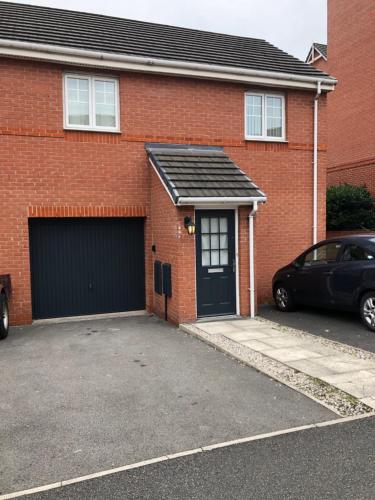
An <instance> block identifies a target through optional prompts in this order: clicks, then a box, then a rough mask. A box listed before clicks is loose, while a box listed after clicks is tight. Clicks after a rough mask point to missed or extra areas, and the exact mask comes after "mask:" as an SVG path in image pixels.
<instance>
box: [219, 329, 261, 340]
mask: <svg viewBox="0 0 375 500" xmlns="http://www.w3.org/2000/svg"><path fill="white" fill-rule="evenodd" d="M222 335H224V336H225V337H227V338H228V339H231V340H235V341H236V342H243V341H245V340H257V339H269V338H270V336H269V335H267V333H264V332H262V331H260V332H257V331H247V330H241V331H236V332H230V333H223V334H222Z"/></svg>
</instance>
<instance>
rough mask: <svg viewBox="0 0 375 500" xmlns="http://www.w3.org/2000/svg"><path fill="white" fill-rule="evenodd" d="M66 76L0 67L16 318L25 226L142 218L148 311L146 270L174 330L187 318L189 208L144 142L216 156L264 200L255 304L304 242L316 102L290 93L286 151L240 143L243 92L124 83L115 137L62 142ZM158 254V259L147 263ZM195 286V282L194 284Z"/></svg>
mask: <svg viewBox="0 0 375 500" xmlns="http://www.w3.org/2000/svg"><path fill="white" fill-rule="evenodd" d="M64 69H65V68H64V67H61V66H59V65H52V64H45V63H31V62H26V61H12V60H10V59H3V60H1V61H0V151H1V153H0V154H1V173H0V176H1V183H0V227H1V232H2V234H3V235H5V237H2V238H1V240H0V273H11V275H12V281H13V285H14V294H13V301H12V305H11V308H12V311H11V312H12V318H13V322H15V323H27V322H30V321H31V291H30V269H29V246H28V218H29V217H33V216H37V214H39V215H42V216H50V217H53V216H56V217H58V216H98V217H102V216H111V215H115V216H137V215H138V216H139V215H141V216H144V217H145V221H146V224H145V231H146V283H147V291H146V297H147V307H148V309H149V310H155V311H157V312H158V313H162V312H163V310H164V305H163V304H161V303H160V298H159V297H154V294H153V276H152V270H153V259H154V258H158V259H160V260H162V261H167V262H171V263H172V265H173V286H174V291H173V297H172V299H171V300H170V303H169V311H170V317H171V319H172V320H173V321H175V322H179V321H181V320H189V319H194V317H195V309H196V306H195V281H194V279H195V278H194V277H195V248H194V238H193V237H191V236H189V235H187V232H186V230H185V229H184V228H183V218H184V216H185V215H186V214H188V215H194V213H193V209H192V208H191V207H190V208H189V207H188V208H186V209H176V208H174V207H173V205H172V204H171V201H170V199H169V197H168V195H167V194H166V192H165V191H164V188H163V187H162V186H161V185H160V182H159V181H158V179H157V178H156V177H155V174H153V173H152V169H151V167H150V165H149V162H148V161H147V157H146V153H145V149H144V143H145V142H169V143H196V144H207V145H221V146H223V147H224V148H225V150H226V152H227V153H228V154H229V155H230V156H231V157H232V158H233V159H234V160H235V161H237V162H238V164H239V165H240V166H241V168H242V169H243V170H244V171H246V172H247V173H248V174H249V175H250V176H251V177H252V178H253V179H254V181H255V182H256V183H258V184H259V186H260V187H261V188H262V189H263V190H264V191H265V192H266V194H267V195H268V202H267V204H266V205H265V206H261V207H260V210H259V215H258V216H257V220H256V256H257V263H256V273H257V274H256V278H257V287H258V290H257V291H258V298H259V301H263V300H265V299H267V298H269V297H270V293H271V290H270V282H271V278H272V275H273V273H274V271H275V270H276V269H277V268H278V267H280V266H281V265H284V264H286V263H287V262H288V261H290V260H291V259H292V258H293V257H295V255H297V254H298V253H299V252H300V251H301V250H302V249H303V248H305V247H306V246H307V245H309V244H310V243H311V240H312V135H313V133H312V125H313V121H312V118H313V108H312V102H313V93H310V92H303V91H287V92H286V102H287V136H288V143H283V144H272V143H263V142H247V141H245V140H244V115H243V113H244V92H245V91H246V90H248V86H245V85H241V84H232V83H219V82H212V81H210V82H209V81H203V80H190V79H183V78H173V77H164V76H155V75H154V76H151V75H142V74H135V73H116V74H115V76H118V77H119V79H120V101H121V133H119V134H103V133H96V132H73V131H64V130H63V128H62V122H63V114H62V74H63V71H64ZM325 101H326V97H325V96H322V98H321V100H320V139H319V143H320V146H319V149H320V167H319V168H320V171H319V182H320V184H319V186H320V196H319V201H320V213H319V223H320V236H321V237H323V236H324V214H325V200H324V198H325V197H324V191H325V168H326V142H327V141H326V134H327V129H326V123H325V121H326V110H325V107H326V106H325ZM248 212H249V208H248V207H247V208H242V209H240V224H239V236H240V256H239V257H240V270H239V272H240V283H241V286H240V288H241V290H240V294H241V310H242V311H243V313H244V314H245V313H247V312H248V301H249V299H248V280H249V278H248V222H247V215H248ZM152 244H155V245H156V248H157V251H156V253H155V254H152V252H151V245H152ZM193 278H194V279H193Z"/></svg>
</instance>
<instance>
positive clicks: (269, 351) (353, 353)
mask: <svg viewBox="0 0 375 500" xmlns="http://www.w3.org/2000/svg"><path fill="white" fill-rule="evenodd" d="M182 328H183V329H184V330H185V331H189V330H190V331H191V333H194V334H196V333H197V331H198V332H199V331H201V332H204V333H205V334H206V335H209V336H210V340H212V342H211V343H213V344H214V343H215V341H214V339H215V336H218V335H220V336H224V337H226V338H227V339H230V340H231V341H233V342H235V343H237V344H239V345H240V346H241V347H246V348H248V349H251V350H252V351H256V352H258V353H261V354H263V355H264V356H266V357H268V358H271V359H273V360H276V361H277V362H279V363H282V364H284V365H286V366H288V367H290V368H293V369H294V370H297V371H298V372H302V373H304V374H306V375H308V376H310V377H313V378H317V379H320V380H322V381H323V382H326V383H327V384H330V385H331V386H334V387H336V388H337V389H340V390H341V391H344V392H345V393H347V394H349V395H351V396H354V397H355V398H356V399H358V400H359V401H361V402H362V403H364V404H365V405H367V406H369V407H370V408H373V409H375V355H374V354H373V353H369V352H367V351H363V350H361V349H356V348H353V347H349V346H345V345H343V344H341V345H340V344H339V343H337V342H332V341H329V340H326V339H320V338H318V337H314V336H313V335H309V334H307V333H304V332H300V331H295V330H291V329H287V328H283V327H281V326H280V325H277V324H276V323H272V322H269V321H264V320H261V319H238V320H224V321H207V322H197V323H194V325H188V324H185V325H182Z"/></svg>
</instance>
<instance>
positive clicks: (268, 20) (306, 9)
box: [12, 0, 327, 60]
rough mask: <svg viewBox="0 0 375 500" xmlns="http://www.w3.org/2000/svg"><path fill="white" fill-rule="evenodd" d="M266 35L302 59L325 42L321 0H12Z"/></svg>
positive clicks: (324, 14)
mask: <svg viewBox="0 0 375 500" xmlns="http://www.w3.org/2000/svg"><path fill="white" fill-rule="evenodd" d="M12 1H14V2H15V3H29V4H36V5H44V6H49V7H60V8H62V9H71V10H82V11H87V12H97V13H100V14H107V15H111V16H119V17H127V18H130V19H140V20H143V21H153V22H156V23H164V24H172V25H176V26H184V27H188V28H197V29H203V30H208V31H218V32H221V33H229V34H233V35H242V36H249V37H255V38H265V39H266V40H268V41H269V42H271V43H273V44H274V45H276V46H278V47H279V48H281V49H283V50H285V51H286V52H289V53H290V54H293V55H294V56H296V57H298V58H300V59H303V60H304V59H305V57H306V55H307V52H308V50H309V48H310V46H311V43H312V42H321V43H326V37H327V33H326V32H327V29H326V15H327V13H326V0H35V1H34V0H22V1H18V0H12Z"/></svg>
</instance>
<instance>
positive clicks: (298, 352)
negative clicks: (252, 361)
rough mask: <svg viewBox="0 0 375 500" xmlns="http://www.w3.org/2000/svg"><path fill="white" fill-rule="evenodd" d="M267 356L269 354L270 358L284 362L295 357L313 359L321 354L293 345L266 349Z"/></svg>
mask: <svg viewBox="0 0 375 500" xmlns="http://www.w3.org/2000/svg"><path fill="white" fill-rule="evenodd" d="M267 356H270V357H271V358H273V359H276V360H277V361H281V362H282V363H284V362H287V361H294V360H297V359H314V358H318V357H320V356H321V354H318V353H316V352H313V351H310V350H308V349H301V348H300V347H298V346H293V348H290V347H283V348H281V349H270V350H267Z"/></svg>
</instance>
